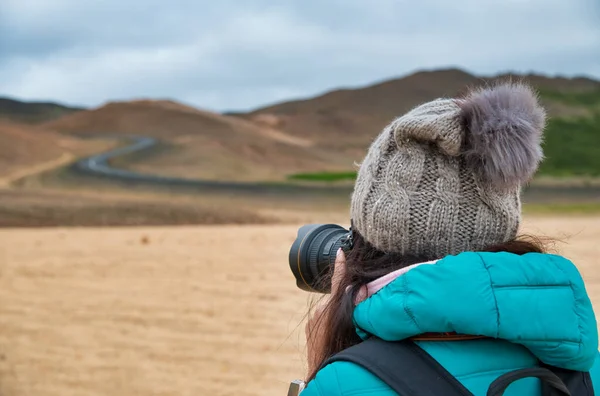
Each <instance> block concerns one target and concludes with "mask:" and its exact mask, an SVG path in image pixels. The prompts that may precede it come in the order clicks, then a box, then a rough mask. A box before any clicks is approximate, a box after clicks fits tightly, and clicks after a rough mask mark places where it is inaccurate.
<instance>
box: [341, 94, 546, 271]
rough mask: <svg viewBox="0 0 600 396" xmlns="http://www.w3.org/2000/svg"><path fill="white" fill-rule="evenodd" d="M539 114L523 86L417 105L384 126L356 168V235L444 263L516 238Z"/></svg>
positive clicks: (534, 162)
mask: <svg viewBox="0 0 600 396" xmlns="http://www.w3.org/2000/svg"><path fill="white" fill-rule="evenodd" d="M544 126H545V111H544V109H543V108H542V107H541V106H540V105H539V103H538V99H537V96H536V94H535V93H534V92H533V90H532V89H531V88H530V87H529V86H527V85H524V84H514V83H505V84H501V85H497V86H494V87H491V88H483V89H478V90H475V91H472V92H471V93H469V94H468V95H466V96H465V97H464V98H462V99H437V100H434V101H432V102H429V103H425V104H422V105H420V106H418V107H416V108H414V109H413V110H412V111H410V112H408V113H407V114H405V115H404V116H401V117H399V118H397V119H396V120H394V121H393V122H392V123H391V124H390V125H388V126H387V127H386V128H385V129H384V130H383V132H382V133H381V134H380V135H379V136H378V137H377V138H376V139H375V141H374V142H373V143H372V145H371V147H370V148H369V151H368V153H367V155H366V157H365V158H364V161H363V162H362V164H361V165H360V169H359V171H358V176H357V180H356V184H355V186H354V192H353V194H352V201H351V210H350V212H351V213H350V214H351V219H352V221H353V227H354V229H355V230H356V231H358V232H359V233H360V234H361V235H362V236H363V237H364V239H365V240H366V241H367V242H369V243H371V244H372V245H373V246H374V247H376V248H378V249H379V250H381V251H384V252H400V253H404V254H414V255H419V256H425V257H429V258H432V259H433V258H441V257H444V256H446V255H450V254H457V253H459V252H463V251H474V250H481V249H483V248H485V247H486V246H490V245H494V244H497V243H501V242H506V241H508V240H510V239H512V238H514V237H515V236H516V234H517V230H518V228H519V225H520V220H521V201H520V191H521V185H522V184H524V183H526V182H527V181H528V180H529V179H530V178H531V177H532V176H533V174H534V173H535V171H536V170H537V167H538V165H539V163H540V161H541V160H542V158H543V155H542V149H541V146H540V144H541V140H542V131H543V129H544Z"/></svg>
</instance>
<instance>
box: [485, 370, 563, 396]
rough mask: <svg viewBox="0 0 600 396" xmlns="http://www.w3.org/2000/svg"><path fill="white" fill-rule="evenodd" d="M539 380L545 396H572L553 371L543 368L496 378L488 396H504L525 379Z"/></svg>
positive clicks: (510, 373)
mask: <svg viewBox="0 0 600 396" xmlns="http://www.w3.org/2000/svg"><path fill="white" fill-rule="evenodd" d="M531 377H533V378H539V379H540V380H541V381H542V395H544V396H572V395H571V392H570V391H569V389H568V388H567V386H566V385H565V384H564V382H563V381H562V380H561V379H560V378H559V377H558V376H557V375H556V374H554V373H553V372H552V371H550V370H548V369H547V368H543V367H532V368H526V369H520V370H514V371H511V372H508V373H506V374H503V375H501V376H500V377H498V378H496V380H494V382H492V383H491V385H490V387H489V388H488V391H487V396H502V395H504V392H505V391H506V388H508V386H509V385H510V384H512V383H513V382H515V381H518V380H520V379H523V378H531Z"/></svg>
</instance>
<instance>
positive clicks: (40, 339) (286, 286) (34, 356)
mask: <svg viewBox="0 0 600 396" xmlns="http://www.w3.org/2000/svg"><path fill="white" fill-rule="evenodd" d="M337 216H338V218H337V220H342V219H343V218H344V216H343V215H342V214H339V215H337ZM327 220H331V221H335V220H336V218H335V216H334V215H333V214H330V218H329V219H327ZM599 223H600V222H599V219H598V218H574V219H569V218H558V217H552V218H543V217H538V218H530V219H529V221H528V222H527V224H526V227H525V228H526V229H527V230H528V231H530V232H538V233H539V232H540V231H543V234H544V235H551V236H556V237H560V238H565V237H570V238H571V239H570V242H569V244H568V245H564V246H560V248H561V249H562V250H563V251H564V252H565V253H566V255H567V256H569V257H571V258H572V259H573V260H574V261H575V262H576V263H578V265H579V267H580V268H581V270H582V272H583V274H584V276H585V278H586V279H587V282H588V283H587V285H588V289H589V292H590V295H591V296H592V299H593V300H594V303H595V304H596V305H597V304H600V283H599V282H600V275H599V273H598V271H597V270H596V266H597V265H598V253H599V249H598V245H597V241H598V239H599V238H600V225H599ZM296 229H297V227H296V225H293V226H281V225H279V226H202V227H180V228H175V227H161V228H136V229H131V228H130V229H127V228H113V229H85V230H83V229H71V230H68V229H46V230H10V229H7V230H2V231H0V252H1V254H2V259H1V260H0V263H1V264H0V265H1V266H0V301H1V302H2V303H1V304H0V394H2V395H6V396H22V395H39V396H54V395H56V396H58V395H60V396H69V395H77V396H80V395H89V396H99V395H236V396H238V395H282V394H284V392H286V390H287V382H288V381H289V380H290V379H293V378H296V377H301V376H302V375H303V372H304V357H303V356H304V350H303V348H304V347H303V339H302V332H301V331H299V330H298V329H296V326H297V325H298V323H299V322H300V321H301V318H302V315H303V313H304V309H305V308H306V303H307V301H308V295H307V294H306V293H304V292H301V291H299V290H297V289H296V287H295V284H294V280H293V278H292V276H291V274H290V272H289V269H288V266H287V252H288V247H289V245H290V243H291V242H292V240H293V239H294V237H295V232H296ZM300 329H302V327H300Z"/></svg>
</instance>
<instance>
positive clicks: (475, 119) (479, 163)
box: [457, 84, 546, 188]
mask: <svg viewBox="0 0 600 396" xmlns="http://www.w3.org/2000/svg"><path fill="white" fill-rule="evenodd" d="M457 103H458V105H459V106H460V108H461V112H460V118H461V120H462V122H463V125H464V127H465V129H466V133H465V147H466V150H465V152H464V156H465V159H466V161H467V163H468V164H469V166H470V167H471V168H472V169H474V170H476V171H477V172H478V173H479V175H480V177H481V179H482V180H486V181H489V182H490V183H492V184H494V185H496V186H498V187H508V188H510V187H514V186H517V185H519V184H522V183H524V182H527V181H528V180H529V179H530V178H531V177H532V176H533V174H534V173H535V171H536V170H537V168H538V166H539V163H540V162H541V160H542V158H543V155H542V148H541V146H540V144H541V140H542V131H543V129H544V126H545V119H546V113H545V111H544V109H543V108H542V107H541V106H540V105H539V103H538V99H537V96H536V94H535V93H534V92H533V91H532V89H531V88H530V87H528V86H526V85H524V84H504V85H499V86H497V87H495V88H486V89H480V90H477V91H475V92H472V93H471V94H470V95H468V96H467V98H466V99H464V100H459V101H457Z"/></svg>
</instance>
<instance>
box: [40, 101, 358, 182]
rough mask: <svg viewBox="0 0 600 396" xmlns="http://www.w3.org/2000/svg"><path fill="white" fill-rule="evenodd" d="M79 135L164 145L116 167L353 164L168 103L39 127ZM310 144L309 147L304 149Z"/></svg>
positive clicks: (170, 171) (244, 174)
mask: <svg viewBox="0 0 600 396" xmlns="http://www.w3.org/2000/svg"><path fill="white" fill-rule="evenodd" d="M43 126H44V127H45V128H48V129H51V130H54V131H58V132H63V133H70V134H78V135H90V134H91V135H122V136H125V135H144V136H152V137H155V138H157V139H159V140H160V141H161V142H162V145H161V146H159V147H158V148H157V149H155V150H154V152H153V153H152V155H144V154H143V153H139V154H137V155H136V156H135V157H134V158H129V159H126V160H120V161H119V162H118V163H119V166H124V167H127V168H129V169H134V170H137V171H141V172H148V173H154V174H160V175H168V176H179V177H187V178H204V179H213V180H278V179H279V180H282V179H284V178H285V176H286V175H288V174H291V173H296V172H304V171H306V172H311V171H321V170H341V169H347V168H348V166H350V165H351V163H348V161H347V160H346V159H345V158H343V157H341V156H339V155H330V153H328V152H327V151H323V150H321V149H319V148H318V147H313V146H314V141H313V140H312V139H311V138H305V137H299V136H293V135H291V134H288V133H284V132H281V131H280V130H278V129H276V128H272V127H269V126H265V125H257V124H254V123H252V122H249V121H246V120H244V119H240V118H237V117H229V116H224V115H221V114H217V113H212V112H208V111H201V110H198V109H195V108H192V107H188V106H185V105H182V104H179V103H176V102H171V101H149V100H143V101H133V102H115V103H109V104H107V105H105V106H103V107H101V108H98V109H94V110H88V111H81V112H78V113H75V114H72V115H69V116H66V117H63V118H61V119H59V120H55V121H52V122H49V123H45V124H44V125H43ZM308 148H310V149H308Z"/></svg>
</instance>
